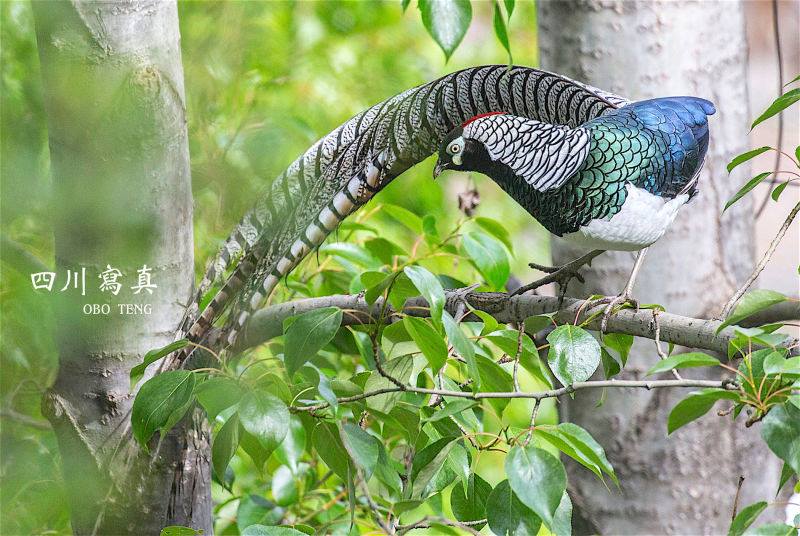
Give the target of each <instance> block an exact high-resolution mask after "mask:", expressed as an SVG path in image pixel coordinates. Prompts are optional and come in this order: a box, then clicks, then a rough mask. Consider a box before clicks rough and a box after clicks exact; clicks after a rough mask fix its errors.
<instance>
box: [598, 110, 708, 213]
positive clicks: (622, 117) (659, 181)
mask: <svg viewBox="0 0 800 536" xmlns="http://www.w3.org/2000/svg"><path fill="white" fill-rule="evenodd" d="M715 112H716V109H715V108H714V105H713V104H712V103H711V102H709V101H707V100H705V99H701V98H698V97H665V98H659V99H650V100H645V101H639V102H634V103H631V104H629V105H627V106H625V107H623V108H620V109H618V110H616V111H614V112H612V113H610V114H607V115H604V116H602V117H599V118H597V119H593V120H592V121H590V122H589V123H587V125H586V126H590V125H591V124H594V125H598V126H601V125H606V126H607V127H611V128H602V129H601V130H603V131H604V132H603V135H609V134H610V132H609V130H610V131H616V132H615V133H616V134H619V133H621V131H626V132H627V133H629V134H628V135H632V136H633V139H632V141H633V142H634V143H633V145H636V144H637V143H638V144H641V146H642V147H643V148H647V149H648V151H647V158H648V160H649V164H648V165H647V169H646V170H643V172H642V173H641V174H639V175H638V177H636V178H632V177H629V178H628V179H627V180H631V181H632V182H634V184H637V185H638V186H640V187H642V188H645V189H647V190H648V191H650V192H651V193H654V194H656V195H662V196H665V197H674V196H676V195H679V194H682V193H686V194H688V195H689V196H694V194H695V193H696V183H697V181H696V179H697V176H698V174H699V172H700V168H701V167H702V164H703V159H704V158H705V155H706V151H707V149H708V137H709V132H708V116H709V115H713V114H714V113H715ZM614 125H616V127H618V128H615V127H614ZM610 141H612V143H614V140H610ZM617 141H618V140H617ZM600 145H601V146H602V144H600ZM651 151H654V152H651Z"/></svg>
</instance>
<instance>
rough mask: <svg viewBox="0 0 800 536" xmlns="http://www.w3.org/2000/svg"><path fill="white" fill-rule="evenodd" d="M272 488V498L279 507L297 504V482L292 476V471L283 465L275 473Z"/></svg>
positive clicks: (271, 483)
mask: <svg viewBox="0 0 800 536" xmlns="http://www.w3.org/2000/svg"><path fill="white" fill-rule="evenodd" d="M270 488H271V489H272V497H273V498H274V499H275V503H276V504H277V505H278V506H289V505H291V504H294V503H296V502H297V498H298V490H297V481H296V480H295V478H294V475H293V474H292V470H291V469H289V468H288V467H286V466H285V465H281V466H280V467H278V468H277V469H275V471H273V473H272V481H271V482H270Z"/></svg>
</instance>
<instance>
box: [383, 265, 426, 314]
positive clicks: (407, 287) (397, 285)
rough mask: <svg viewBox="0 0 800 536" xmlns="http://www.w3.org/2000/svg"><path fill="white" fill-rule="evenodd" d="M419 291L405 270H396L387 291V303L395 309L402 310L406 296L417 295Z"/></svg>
mask: <svg viewBox="0 0 800 536" xmlns="http://www.w3.org/2000/svg"><path fill="white" fill-rule="evenodd" d="M419 294H420V292H419V290H417V287H415V286H414V283H412V282H411V280H410V279H409V278H408V276H407V275H406V274H405V272H398V273H397V277H395V280H394V283H392V289H391V290H390V291H389V303H390V304H391V305H392V307H394V309H395V311H402V310H403V306H405V303H406V300H407V299H408V298H413V297H415V296H419Z"/></svg>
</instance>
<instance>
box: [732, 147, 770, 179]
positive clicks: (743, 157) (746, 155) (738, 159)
mask: <svg viewBox="0 0 800 536" xmlns="http://www.w3.org/2000/svg"><path fill="white" fill-rule="evenodd" d="M771 149H772V147H769V146H764V147H759V148H758V149H753V150H752V151H747V152H746V153H742V154H740V155H739V156H737V157H736V158H734V159H733V160H731V161H730V163H729V164H728V173H730V172H731V171H733V169H734V168H735V167H736V166H738V165H739V164H743V163H745V162H747V161H748V160H750V159H752V158H755V157H756V156H758V155H760V154H762V153H765V152H767V151H769V150H771Z"/></svg>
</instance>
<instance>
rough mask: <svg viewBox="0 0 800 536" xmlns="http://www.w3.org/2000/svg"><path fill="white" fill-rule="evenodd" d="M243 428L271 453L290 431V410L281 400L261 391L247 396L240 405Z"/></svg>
mask: <svg viewBox="0 0 800 536" xmlns="http://www.w3.org/2000/svg"><path fill="white" fill-rule="evenodd" d="M239 419H240V420H241V422H242V427H244V429H245V430H247V432H248V433H250V434H251V435H253V437H255V438H256V439H258V441H259V443H260V444H261V446H262V447H263V448H264V449H265V450H266V451H267V452H268V453H271V452H272V451H273V450H275V448H276V447H277V446H278V445H280V443H281V442H282V441H283V438H284V437H286V433H287V431H288V429H289V410H288V409H287V408H286V404H284V403H283V402H282V401H281V400H280V399H279V398H277V397H275V396H273V395H271V394H269V393H263V392H260V391H254V392H250V393H248V394H246V395H245V396H244V398H243V399H242V402H241V404H239Z"/></svg>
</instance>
